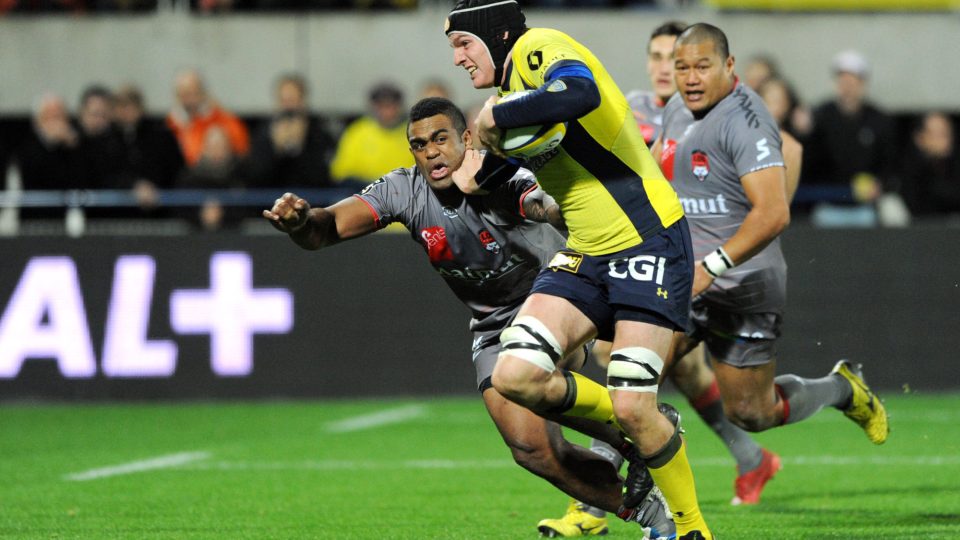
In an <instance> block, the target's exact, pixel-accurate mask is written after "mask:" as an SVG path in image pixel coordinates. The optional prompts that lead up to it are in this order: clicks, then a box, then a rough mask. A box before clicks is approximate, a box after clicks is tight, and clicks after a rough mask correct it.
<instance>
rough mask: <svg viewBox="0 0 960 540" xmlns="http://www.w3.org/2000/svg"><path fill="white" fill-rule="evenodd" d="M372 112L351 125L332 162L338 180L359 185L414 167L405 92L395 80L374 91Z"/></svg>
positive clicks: (334, 175)
mask: <svg viewBox="0 0 960 540" xmlns="http://www.w3.org/2000/svg"><path fill="white" fill-rule="evenodd" d="M369 104H370V108H371V112H372V115H370V116H363V117H361V118H359V119H358V120H356V121H354V122H353V123H352V124H350V125H349V126H347V129H345V130H344V132H343V135H341V137H340V143H339V144H338V145H337V153H336V155H335V156H334V158H333V163H332V164H331V165H330V173H331V176H332V177H333V180H334V182H339V183H341V184H343V183H344V182H346V183H348V184H356V185H357V186H358V187H359V186H363V185H366V184H367V183H369V182H372V181H374V180H376V179H377V178H380V177H381V176H383V175H384V174H386V173H388V172H390V171H392V170H393V169H396V168H399V167H412V166H413V155H411V154H410V147H409V142H408V141H407V128H406V124H405V123H404V117H403V93H402V92H401V91H400V89H399V88H397V87H396V86H394V85H393V84H391V83H380V84H378V85H376V86H374V87H373V89H372V90H371V91H370V99H369Z"/></svg>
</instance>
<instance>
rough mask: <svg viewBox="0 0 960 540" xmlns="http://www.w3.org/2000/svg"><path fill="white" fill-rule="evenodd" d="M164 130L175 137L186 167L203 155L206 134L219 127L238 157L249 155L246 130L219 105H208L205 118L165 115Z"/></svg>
mask: <svg viewBox="0 0 960 540" xmlns="http://www.w3.org/2000/svg"><path fill="white" fill-rule="evenodd" d="M167 126H168V127H169V128H170V130H171V131H173V134H174V135H175V136H176V137H177V141H178V142H179V143H180V149H181V150H182V151H183V158H184V160H185V161H186V163H187V165H188V166H192V165H193V164H195V163H196V162H197V160H199V159H200V155H201V154H202V153H203V142H204V137H206V134H207V130H208V129H210V128H211V127H213V126H218V127H220V129H222V130H223V131H224V132H226V134H227V139H228V140H229V141H230V147H231V148H232V149H233V151H234V152H235V153H236V154H237V155H240V156H243V155H246V154H247V152H249V151H250V134H249V132H248V131H247V126H245V125H244V124H243V121H242V120H240V119H239V118H237V117H236V116H234V115H233V114H231V113H229V112H227V111H226V110H224V109H222V108H221V107H220V106H219V105H211V106H210V107H209V108H208V110H207V112H206V114H201V115H199V116H195V117H188V116H187V114H186V113H185V112H184V111H183V110H182V109H179V110H174V111H172V112H171V113H170V114H168V115H167Z"/></svg>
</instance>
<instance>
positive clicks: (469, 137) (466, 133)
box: [460, 128, 473, 148]
mask: <svg viewBox="0 0 960 540" xmlns="http://www.w3.org/2000/svg"><path fill="white" fill-rule="evenodd" d="M460 140H462V141H463V146H465V147H467V148H470V146H471V145H472V144H473V133H471V132H470V128H467V129H465V130H463V135H461V136H460Z"/></svg>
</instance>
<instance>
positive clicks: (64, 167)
mask: <svg viewBox="0 0 960 540" xmlns="http://www.w3.org/2000/svg"><path fill="white" fill-rule="evenodd" d="M79 147H80V135H79V134H78V133H77V130H76V129H75V128H74V127H73V125H72V124H71V122H70V115H69V112H68V111H67V105H66V102H64V100H63V98H62V97H60V96H58V95H56V94H53V93H45V94H43V95H42V96H41V97H40V98H39V99H38V100H37V103H36V105H35V106H34V111H33V118H32V120H31V129H30V130H29V132H28V133H26V134H25V136H24V137H23V140H22V142H21V143H20V144H19V146H17V148H16V150H15V151H14V159H15V161H16V162H17V164H18V166H19V169H20V180H21V185H22V187H23V189H25V190H68V189H79V188H81V187H82V185H83V181H82V180H83V176H84V168H83V163H82V160H81V156H80V152H79ZM20 216H21V217H23V218H47V219H58V218H59V219H62V218H63V216H64V211H63V209H62V208H25V209H22V210H21V212H20Z"/></svg>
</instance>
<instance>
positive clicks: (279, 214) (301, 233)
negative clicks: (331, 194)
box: [263, 193, 377, 250]
mask: <svg viewBox="0 0 960 540" xmlns="http://www.w3.org/2000/svg"><path fill="white" fill-rule="evenodd" d="M263 217H264V218H266V219H267V220H269V221H270V223H271V225H273V226H274V228H275V229H277V230H278V231H281V232H285V233H287V234H288V235H289V236H290V239H291V240H293V241H294V242H295V243H296V244H297V245H298V246H300V247H302V248H304V249H309V250H316V249H320V248H323V247H327V246H331V245H333V244H336V243H338V242H341V241H343V240H349V239H351V238H356V237H358V236H362V235H364V234H369V233H371V232H373V231H375V230H377V224H376V221H375V220H374V218H373V215H372V214H371V213H370V210H369V209H368V208H367V207H366V205H365V204H364V203H363V202H362V201H360V200H359V199H357V198H356V197H350V198H347V199H344V200H342V201H340V202H338V203H336V204H334V205H333V206H329V207H327V208H310V203H308V202H307V201H306V200H305V199H303V198H302V197H299V196H297V195H296V194H294V193H285V194H284V195H283V196H282V197H280V198H279V199H277V200H276V201H275V202H274V204H273V208H271V209H270V210H264V211H263Z"/></svg>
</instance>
